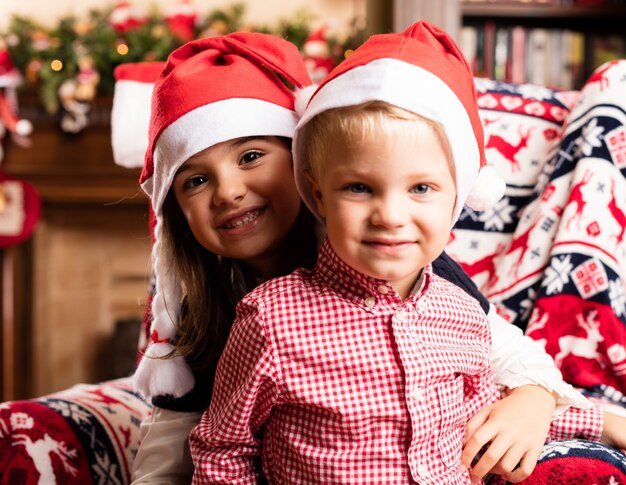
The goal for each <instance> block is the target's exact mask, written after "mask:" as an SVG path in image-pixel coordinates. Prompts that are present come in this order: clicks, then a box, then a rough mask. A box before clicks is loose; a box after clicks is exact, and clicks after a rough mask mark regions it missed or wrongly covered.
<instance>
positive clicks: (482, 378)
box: [190, 22, 580, 485]
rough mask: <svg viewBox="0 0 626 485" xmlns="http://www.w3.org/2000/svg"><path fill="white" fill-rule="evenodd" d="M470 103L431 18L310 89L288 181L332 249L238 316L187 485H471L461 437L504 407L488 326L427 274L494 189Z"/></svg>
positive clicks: (455, 56) (274, 284) (463, 296)
mask: <svg viewBox="0 0 626 485" xmlns="http://www.w3.org/2000/svg"><path fill="white" fill-rule="evenodd" d="M475 101H476V99H475V92H474V85H473V78H472V76H471V72H470V70H469V68H468V66H467V63H466V61H465V60H464V58H463V57H462V55H461V54H460V52H459V51H458V48H457V47H456V45H455V44H454V43H453V42H452V41H451V40H450V38H449V37H448V36H447V35H446V34H445V33H443V32H441V31H440V30H439V29H437V28H436V27H433V26H432V25H430V24H427V23H425V22H418V23H417V24H415V25H414V26H412V27H410V28H409V29H407V30H406V31H405V32H403V33H402V34H389V35H382V36H374V37H372V38H370V40H368V41H367V42H366V43H365V44H364V45H363V46H362V47H360V48H359V49H358V50H357V51H355V53H354V54H353V55H352V56H351V57H350V58H349V59H347V60H346V61H344V62H343V63H342V64H341V65H340V66H339V67H338V68H337V69H336V70H335V71H333V72H332V73H331V74H330V76H329V78H328V79H327V80H326V81H325V82H324V83H323V84H322V85H321V86H320V87H319V88H318V89H317V90H316V91H315V93H314V94H313V97H312V98H311V100H310V101H309V103H308V106H307V107H306V111H305V112H304V114H303V116H302V119H301V121H300V122H299V124H298V127H297V129H296V135H295V137H294V165H295V167H294V171H295V177H296V182H297V183H298V187H299V190H300V193H301V195H302V196H303V199H304V201H305V202H306V203H307V205H308V206H309V208H310V209H311V210H312V211H313V212H314V213H315V214H316V215H317V216H318V217H319V218H320V219H321V220H323V221H324V224H325V226H326V233H327V238H326V240H325V242H324V243H323V244H322V246H321V248H320V252H319V257H318V262H317V265H316V267H315V269H314V270H312V271H307V270H297V271H295V272H294V273H292V274H290V275H288V276H285V277H281V278H277V279H274V280H271V281H268V282H267V283H265V284H263V285H261V286H259V287H258V288H257V289H256V290H254V291H252V292H251V293H250V294H248V295H247V296H246V297H244V298H243V299H242V300H241V302H240V303H239V305H238V307H237V319H236V320H235V323H234V324H233V327H232V330H231V334H230V337H229V340H228V344H227V346H226V348H225V350H224V353H223V354H222V358H221V360H220V363H219V366H218V370H217V375H216V381H215V382H216V384H215V390H214V393H213V398H212V402H211V405H210V408H209V410H208V411H207V412H206V413H205V414H204V416H203V418H202V421H201V423H200V424H199V425H198V427H196V428H195V429H194V430H193V431H192V434H191V440H190V444H191V452H192V457H193V460H194V464H195V466H196V469H195V474H194V483H196V484H201V483H240V484H241V483H250V484H252V483H257V481H258V479H259V477H260V476H264V478H265V479H267V481H268V482H269V483H294V484H295V483H298V484H300V483H319V484H331V483H332V484H340V483H354V484H366V483H372V484H391V483H397V484H408V483H421V484H433V485H435V484H436V485H440V484H446V485H455V484H469V483H470V474H469V472H468V470H467V468H466V467H465V466H464V465H463V464H462V462H461V450H462V442H463V435H464V433H465V426H466V423H467V420H468V419H469V418H470V417H471V416H472V415H473V414H474V413H476V412H477V411H478V410H479V409H481V408H483V407H484V406H486V405H488V404H490V403H492V402H494V401H495V400H496V399H497V397H498V393H497V390H496V388H495V386H494V383H493V372H492V369H491V366H490V351H491V334H490V328H489V322H488V320H487V318H486V316H485V314H484V312H483V311H482V310H481V308H480V306H479V305H478V304H477V302H476V300H474V299H472V298H471V297H469V296H468V294H467V293H465V292H464V291H463V290H460V289H459V288H458V287H456V286H454V285H452V284H451V283H449V282H447V281H446V280H444V279H443V278H441V277H439V276H437V275H436V274H434V273H433V271H432V265H431V262H432V261H433V260H434V259H435V258H437V257H438V256H439V255H440V254H441V252H442V251H443V249H444V247H445V245H446V243H447V241H448V237H449V234H450V230H451V228H452V225H453V224H454V222H455V221H456V219H457V217H458V215H459V213H460V211H461V208H462V207H463V204H464V203H465V202H466V201H467V202H469V203H470V204H471V205H472V206H473V207H474V208H476V209H479V208H485V207H487V206H488V205H489V204H490V203H493V202H495V201H496V200H498V199H499V197H500V196H501V193H502V189H503V183H502V182H498V180H497V178H496V177H495V176H494V175H493V173H491V172H490V170H489V167H485V160H484V150H483V145H482V144H483V141H482V128H481V125H480V120H479V118H478V110H477V107H476V103H475ZM477 182H478V183H477ZM472 186H473V187H472ZM579 418H580V416H579Z"/></svg>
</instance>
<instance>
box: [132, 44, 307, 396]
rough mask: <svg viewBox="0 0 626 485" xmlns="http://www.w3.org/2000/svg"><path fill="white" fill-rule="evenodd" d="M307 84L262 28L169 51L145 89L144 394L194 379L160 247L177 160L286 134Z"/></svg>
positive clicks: (291, 49) (177, 292)
mask: <svg viewBox="0 0 626 485" xmlns="http://www.w3.org/2000/svg"><path fill="white" fill-rule="evenodd" d="M309 84H310V79H309V76H308V74H307V71H306V68H305V66H304V62H303V61H302V57H301V55H300V52H299V51H298V49H297V48H296V46H294V45H293V44H291V43H290V42H287V41H286V40H283V39H280V38H279V37H275V36H272V35H268V34H260V33H252V32H236V33H232V34H229V35H225V36H220V37H210V38H205V39H199V40H195V41H192V42H189V43H187V44H185V45H184V46H182V47H180V48H179V49H177V50H175V51H174V52H173V53H172V54H170V56H169V58H168V61H167V63H166V65H165V68H164V69H163V72H162V73H161V75H160V76H159V78H158V80H157V82H156V84H155V87H154V93H153V96H152V111H151V117H150V129H149V136H148V149H147V152H146V157H145V163H144V169H143V172H142V174H141V178H140V183H141V187H142V189H143V190H144V191H145V192H146V194H148V196H149V197H150V199H151V200H152V209H153V211H154V214H155V217H156V225H155V229H154V237H155V242H154V246H153V265H154V269H155V274H156V293H155V295H154V298H153V301H152V326H151V342H150V343H149V345H148V347H147V349H146V352H145V354H144V356H143V358H142V359H141V361H140V363H139V366H138V368H137V370H136V372H135V375H134V384H135V388H136V389H137V390H138V391H139V392H140V393H141V394H143V395H144V396H155V395H163V394H170V395H173V396H182V395H184V394H185V393H187V392H188V391H190V390H191V389H192V388H193V385H194V381H193V376H192V374H191V371H190V369H189V367H188V366H187V364H186V362H185V360H184V358H183V357H182V356H180V355H174V357H173V358H167V359H162V358H160V357H163V356H166V355H168V354H170V353H171V352H172V351H173V350H175V348H174V346H173V345H172V339H173V338H174V337H175V335H176V325H177V319H178V315H179V312H180V303H181V298H182V289H181V284H180V278H179V275H178V274H177V271H176V267H175V266H174V264H173V258H172V255H170V254H166V253H164V252H162V251H161V249H160V246H161V245H160V239H161V238H162V234H161V230H162V229H161V227H162V224H161V222H162V221H161V220H162V209H163V203H164V201H165V198H166V196H167V193H168V192H169V190H170V186H171V184H172V181H173V179H174V175H175V174H176V171H177V170H178V169H179V167H180V166H181V165H182V164H183V163H184V162H185V161H186V160H188V159H189V157H191V156H193V155H195V154H197V153H198V152H200V151H202V150H204V149H206V148H208V147H210V146H213V145H215V144H217V143H221V142H224V141H227V140H232V139H234V138H240V137H245V136H283V137H289V138H291V137H293V133H294V130H295V127H296V124H297V114H296V112H295V110H294V103H295V92H294V88H295V89H296V90H298V89H302V88H304V87H305V86H308V85H309Z"/></svg>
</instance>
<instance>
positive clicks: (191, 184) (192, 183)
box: [183, 175, 207, 190]
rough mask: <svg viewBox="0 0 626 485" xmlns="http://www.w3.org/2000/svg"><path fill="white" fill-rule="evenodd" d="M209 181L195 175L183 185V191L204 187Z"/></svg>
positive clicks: (202, 176)
mask: <svg viewBox="0 0 626 485" xmlns="http://www.w3.org/2000/svg"><path fill="white" fill-rule="evenodd" d="M206 181H207V178H206V177H205V176H204V175H195V176H193V177H190V178H188V179H187V180H186V181H185V183H184V184H183V189H185V190H189V189H195V188H196V187H198V186H200V185H202V184H203V183H205V182H206Z"/></svg>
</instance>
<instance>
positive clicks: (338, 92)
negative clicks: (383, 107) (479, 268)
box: [293, 21, 505, 220]
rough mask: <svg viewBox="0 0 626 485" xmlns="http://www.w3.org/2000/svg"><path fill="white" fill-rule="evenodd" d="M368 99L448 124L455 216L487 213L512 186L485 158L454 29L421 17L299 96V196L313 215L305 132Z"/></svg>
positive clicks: (376, 40)
mask: <svg viewBox="0 0 626 485" xmlns="http://www.w3.org/2000/svg"><path fill="white" fill-rule="evenodd" d="M303 94H305V93H303ZM307 101H308V106H307ZM367 101H384V102H387V103H389V104H392V105H395V106H397V107H400V108H404V109H406V110H408V111H411V112H413V113H416V114H418V115H421V116H423V117H425V118H428V119H431V120H433V121H437V122H438V123H440V124H441V126H442V127H443V129H444V131H445V134H446V137H447V139H448V142H449V143H450V147H451V149H452V156H453V159H454V165H455V169H456V190H457V200H456V205H455V209H454V219H455V220H456V219H457V218H458V216H459V214H460V213H461V210H462V208H463V204H464V203H466V204H467V205H468V206H469V207H471V208H472V209H475V210H486V209H488V208H489V207H491V206H493V205H494V204H495V203H496V202H497V201H498V200H500V198H501V197H502V195H503V193H504V189H505V184H504V182H503V181H502V180H501V179H500V178H499V177H498V175H497V174H496V172H495V169H494V168H493V167H490V166H488V165H486V162H485V150H484V140H483V129H482V125H481V121H480V118H479V116H478V106H477V104H476V90H475V87H474V78H473V75H472V71H471V69H470V66H469V64H468V62H467V60H466V59H465V58H464V57H463V54H462V53H461V50H460V49H459V47H458V46H457V45H456V44H455V43H454V41H453V40H452V38H450V36H449V35H448V34H446V33H445V32H444V31H442V30H440V29H439V28H438V27H436V26H434V25H432V24H429V23H428V22H424V21H419V22H417V23H415V24H413V25H412V26H411V27H409V28H408V29H406V30H405V31H404V32H402V33H394V34H382V35H375V36H372V37H370V38H369V39H368V40H367V41H366V42H365V43H364V44H363V45H361V46H360V47H359V48H358V49H356V50H355V51H354V53H353V54H352V55H350V57H348V58H347V59H346V60H344V61H343V62H342V63H341V64H339V65H338V66H337V67H336V68H335V69H334V70H333V71H332V72H331V73H330V74H329V75H328V77H327V78H326V79H325V80H324V82H323V83H322V84H320V86H319V87H318V88H317V89H316V90H315V91H314V93H313V94H312V97H311V98H310V99H308V100H307V99H306V98H305V97H304V96H303V97H302V99H299V100H298V106H299V110H298V111H299V112H301V113H302V118H301V120H300V122H299V123H298V127H297V129H296V134H295V136H294V144H293V146H294V169H295V176H296V184H297V186H298V189H299V190H300V194H301V195H302V197H303V199H304V201H305V202H306V204H307V205H308V207H309V208H310V209H311V210H312V211H313V213H317V209H316V206H315V201H314V199H313V195H312V193H311V189H310V186H309V184H308V183H307V181H306V177H305V176H304V169H303V167H302V161H301V160H300V158H301V157H300V152H301V149H300V147H299V142H298V133H299V131H300V129H301V128H302V126H304V125H305V124H306V123H308V122H309V121H310V120H311V119H312V118H313V117H314V116H316V115H318V114H320V113H322V112H323V111H326V110H329V109H332V108H340V107H346V106H354V105H359V104H361V103H364V102H367ZM304 107H306V109H304Z"/></svg>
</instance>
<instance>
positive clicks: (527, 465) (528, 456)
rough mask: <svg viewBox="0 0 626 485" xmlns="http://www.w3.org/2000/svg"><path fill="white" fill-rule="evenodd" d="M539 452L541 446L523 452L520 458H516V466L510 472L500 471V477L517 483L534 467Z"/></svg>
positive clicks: (526, 476) (527, 475)
mask: <svg viewBox="0 0 626 485" xmlns="http://www.w3.org/2000/svg"><path fill="white" fill-rule="evenodd" d="M540 453H541V447H539V448H536V449H531V450H528V452H527V453H525V454H524V456H523V457H522V459H521V460H518V461H519V466H518V467H517V468H515V467H514V469H513V471H511V472H510V473H506V472H505V473H501V475H502V477H503V478H505V479H506V480H508V481H509V482H512V483H518V482H521V481H522V480H525V479H526V478H528V477H529V476H530V474H531V473H532V472H533V470H534V469H535V466H536V465H537V460H538V459H539V454H540ZM496 473H497V472H496Z"/></svg>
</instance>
